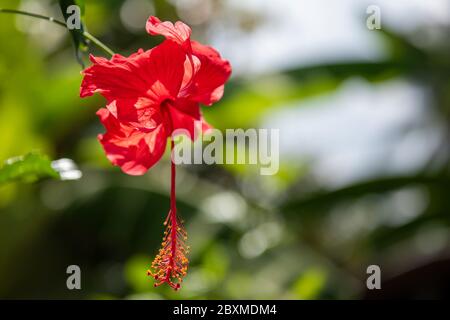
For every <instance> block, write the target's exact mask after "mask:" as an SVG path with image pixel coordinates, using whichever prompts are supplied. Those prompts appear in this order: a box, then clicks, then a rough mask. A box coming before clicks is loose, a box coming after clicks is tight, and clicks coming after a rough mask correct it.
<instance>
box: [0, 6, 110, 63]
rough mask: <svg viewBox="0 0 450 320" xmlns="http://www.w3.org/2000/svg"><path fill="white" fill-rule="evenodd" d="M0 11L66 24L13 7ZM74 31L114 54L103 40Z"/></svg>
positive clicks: (64, 25)
mask: <svg viewBox="0 0 450 320" xmlns="http://www.w3.org/2000/svg"><path fill="white" fill-rule="evenodd" d="M0 13H12V14H20V15H23V16H29V17H33V18H37V19H42V20H47V21H49V22H53V23H55V24H57V25H59V26H61V27H64V28H67V25H66V23H65V22H63V21H60V20H57V19H55V18H53V17H47V16H43V15H41V14H37V13H31V12H26V11H20V10H14V9H0ZM76 32H78V33H80V34H81V35H82V36H83V37H84V38H86V39H88V40H90V41H91V42H92V43H93V44H95V45H96V46H97V47H99V48H100V49H102V50H103V51H104V52H106V53H107V54H109V55H110V56H113V55H114V51H112V50H111V49H110V48H108V46H106V45H105V44H104V43H103V42H101V41H100V40H98V39H97V38H96V37H94V36H93V35H92V34H90V33H89V32H87V31H81V30H76Z"/></svg>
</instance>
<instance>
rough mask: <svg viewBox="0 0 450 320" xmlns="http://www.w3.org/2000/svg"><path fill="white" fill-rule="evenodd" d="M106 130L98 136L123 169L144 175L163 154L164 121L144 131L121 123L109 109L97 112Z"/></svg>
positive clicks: (164, 145)
mask: <svg viewBox="0 0 450 320" xmlns="http://www.w3.org/2000/svg"><path fill="white" fill-rule="evenodd" d="M97 115H98V116H99V117H100V120H101V122H102V123H103V125H104V126H105V128H106V130H107V132H106V133H105V134H100V135H98V139H99V141H100V142H101V144H102V145H103V148H104V150H105V152H106V156H107V158H108V159H109V160H110V161H111V162H112V163H113V164H114V165H116V166H119V167H120V168H121V169H122V171H123V172H125V173H127V174H130V175H142V174H144V173H146V172H147V170H148V169H150V168H151V167H152V166H153V165H154V164H155V163H156V162H158V161H159V159H160V158H161V157H162V155H163V154H164V150H165V149H166V145H167V133H166V130H165V127H164V124H163V123H162V122H161V123H159V124H158V125H156V126H155V127H154V128H153V130H151V131H149V132H143V131H140V130H138V129H136V128H135V127H134V126H131V125H129V124H128V123H123V122H120V121H119V120H118V119H117V118H116V117H115V116H114V115H113V114H112V113H111V112H110V111H109V110H108V109H105V108H102V109H100V110H99V111H98V112H97Z"/></svg>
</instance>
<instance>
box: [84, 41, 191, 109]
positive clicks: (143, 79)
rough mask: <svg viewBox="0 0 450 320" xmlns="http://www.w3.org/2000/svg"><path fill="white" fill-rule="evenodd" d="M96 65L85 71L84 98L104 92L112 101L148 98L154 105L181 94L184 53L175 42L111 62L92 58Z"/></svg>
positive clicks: (117, 57)
mask: <svg viewBox="0 0 450 320" xmlns="http://www.w3.org/2000/svg"><path fill="white" fill-rule="evenodd" d="M90 59H91V61H92V63H93V65H92V66H90V67H89V68H87V69H86V70H84V71H83V72H82V74H83V75H84V78H83V81H82V83H81V91H80V96H81V97H86V96H91V95H93V94H94V93H95V92H99V93H101V94H102V95H103V96H104V97H105V98H106V99H107V100H108V102H112V101H113V100H116V99H138V98H140V97H146V98H148V99H151V100H152V102H153V104H159V103H160V102H161V101H163V100H164V99H167V98H174V97H176V96H177V95H178V92H179V90H180V86H181V82H182V80H183V76H184V61H185V59H186V54H185V52H184V50H183V49H182V48H181V47H180V46H179V45H177V44H176V43H174V42H173V41H164V42H163V43H161V44H160V45H158V46H156V47H154V48H153V49H151V50H148V51H145V52H144V51H142V50H140V51H138V52H137V53H135V54H133V55H131V56H129V57H128V58H127V57H123V56H121V55H117V54H116V55H114V56H113V57H112V59H111V60H107V59H105V58H101V57H94V56H92V55H91V56H90Z"/></svg>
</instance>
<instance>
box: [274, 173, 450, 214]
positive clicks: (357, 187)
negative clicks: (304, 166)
mask: <svg viewBox="0 0 450 320" xmlns="http://www.w3.org/2000/svg"><path fill="white" fill-rule="evenodd" d="M414 184H425V185H436V186H441V187H443V188H449V187H450V178H449V177H447V176H427V175H416V176H397V177H387V178H379V179H374V180H370V181H365V182H361V183H357V184H354V185H351V186H347V187H344V188H341V189H337V190H334V191H325V192H323V191H322V192H317V193H314V194H312V195H310V196H306V197H301V198H297V197H295V196H294V198H291V199H289V200H287V201H286V202H285V203H284V204H282V205H281V209H282V210H285V211H297V212H298V211H300V210H305V209H310V208H318V207H324V206H325V207H326V206H330V205H333V204H334V203H336V202H338V201H342V200H346V199H349V198H355V197H360V196H363V195H366V194H370V193H382V192H387V191H391V190H396V189H400V188H403V187H406V186H409V185H414Z"/></svg>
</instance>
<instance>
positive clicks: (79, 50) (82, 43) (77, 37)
mask: <svg viewBox="0 0 450 320" xmlns="http://www.w3.org/2000/svg"><path fill="white" fill-rule="evenodd" d="M72 5H76V6H78V7H80V11H81V17H80V19H81V25H80V27H81V29H80V30H77V29H74V30H69V32H70V34H71V36H72V40H73V44H74V47H75V56H76V58H77V61H78V63H79V64H80V65H81V66H82V67H83V68H84V63H83V53H84V52H87V50H88V42H87V40H86V38H85V37H84V36H83V32H84V31H85V30H86V27H85V26H84V23H83V16H84V12H85V4H84V0H59V6H60V8H61V12H62V14H63V16H64V21H66V22H67V19H68V18H69V14H68V13H67V8H68V7H69V6H72Z"/></svg>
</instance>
